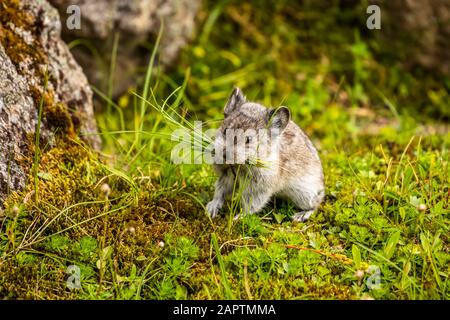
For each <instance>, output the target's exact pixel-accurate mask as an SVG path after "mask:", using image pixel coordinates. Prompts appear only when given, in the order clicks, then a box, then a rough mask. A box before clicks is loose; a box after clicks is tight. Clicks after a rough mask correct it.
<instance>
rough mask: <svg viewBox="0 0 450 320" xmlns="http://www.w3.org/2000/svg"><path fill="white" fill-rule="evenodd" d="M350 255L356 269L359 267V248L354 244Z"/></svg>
mask: <svg viewBox="0 0 450 320" xmlns="http://www.w3.org/2000/svg"><path fill="white" fill-rule="evenodd" d="M352 255H353V262H354V263H355V267H356V269H358V268H359V266H360V265H361V251H360V250H359V248H358V246H357V245H356V244H353V245H352Z"/></svg>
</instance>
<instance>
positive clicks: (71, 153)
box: [0, 1, 450, 299]
mask: <svg viewBox="0 0 450 320" xmlns="http://www.w3.org/2000/svg"><path fill="white" fill-rule="evenodd" d="M277 3H279V4H270V2H267V3H266V2H265V1H262V2H261V6H258V5H256V3H255V4H254V5H253V6H252V5H250V4H244V3H241V2H237V1H232V2H229V3H227V4H226V3H225V2H218V3H217V2H214V1H210V2H207V3H206V5H205V8H204V9H203V10H202V12H201V17H200V20H201V21H200V29H199V34H198V35H197V37H196V38H195V39H194V41H193V42H192V44H191V45H190V46H189V47H188V48H186V49H185V50H184V52H183V54H182V56H181V58H180V60H179V61H178V67H176V68H173V69H171V70H166V71H162V70H160V69H159V68H158V67H157V66H155V67H154V68H153V73H152V77H151V79H150V88H151V90H149V91H148V93H147V96H148V100H149V101H150V102H151V103H152V104H153V105H154V106H159V111H158V110H155V108H152V107H151V105H150V104H148V103H144V102H143V101H142V100H141V99H139V98H137V97H136V95H135V94H133V93H132V92H138V94H139V95H142V94H143V93H142V92H143V90H142V84H141V82H138V83H137V84H136V88H131V89H130V93H126V94H124V95H123V96H122V97H120V98H119V99H117V101H116V102H112V101H105V102H104V108H103V111H100V112H98V113H97V121H98V124H99V126H100V128H101V135H102V138H103V142H104V148H103V150H102V152H101V153H100V154H98V153H95V152H93V151H91V150H90V149H89V148H87V147H86V146H85V145H84V144H83V142H81V140H79V139H74V138H68V137H64V136H59V137H58V139H59V140H58V142H57V144H56V145H57V147H56V148H53V149H48V148H46V147H45V146H41V156H40V158H39V169H38V170H36V171H35V173H36V172H37V173H36V174H37V177H38V185H37V187H36V186H35V185H34V184H32V183H30V184H29V185H28V186H27V188H26V189H25V190H23V191H22V192H19V193H14V194H11V195H10V196H9V198H8V200H7V201H6V203H5V205H6V209H5V211H4V213H3V217H1V220H0V231H1V234H0V255H1V257H0V296H1V297H3V298H28V299H226V298H239V299H449V298H450V279H449V275H450V252H449V250H450V239H449V234H450V232H449V231H450V220H449V213H450V206H449V198H450V189H449V185H450V182H449V181H450V179H449V173H450V170H449V160H450V154H449V149H450V132H449V130H448V128H449V127H448V122H447V121H448V108H449V101H450V96H449V88H450V81H449V79H448V78H445V77H435V76H432V75H429V74H427V73H426V72H425V73H424V71H420V70H419V71H407V70H404V69H403V67H402V65H401V64H400V63H392V61H391V60H390V58H391V56H390V55H389V58H386V55H384V53H383V51H382V50H381V49H380V42H379V40H378V38H377V37H376V36H373V35H371V34H370V33H369V34H366V33H367V32H368V31H367V30H366V31H364V32H362V31H361V32H360V30H363V29H362V28H363V27H362V26H359V25H358V24H356V25H355V26H354V27H348V25H347V23H348V21H353V22H354V20H355V17H354V16H353V15H356V16H358V15H357V14H355V13H354V10H355V9H353V11H351V12H346V11H344V12H340V15H339V17H340V18H339V19H340V20H339V21H336V19H337V18H336V17H337V14H336V8H335V6H333V5H330V6H328V7H326V8H322V7H320V5H314V4H313V3H312V4H311V5H310V7H309V9H308V11H306V13H304V14H301V11H300V10H298V9H299V8H297V7H296V5H292V4H289V3H288V2H286V1H280V2H277ZM324 10H325V13H326V14H324V12H323V11H324ZM362 12H365V11H362ZM319 14H323V15H320V16H323V17H325V18H324V19H321V20H320V22H317V15H319ZM363 17H364V16H363ZM347 20H348V21H347ZM337 24H339V25H342V28H334V27H333V26H336V25H337ZM237 35H238V36H237ZM149 55H150V54H149ZM144 67H145V66H143V68H144ZM106 78H107V75H106ZM234 85H237V86H240V87H241V88H242V89H243V90H244V92H245V93H246V94H247V96H248V98H250V99H252V100H257V101H259V102H261V103H264V104H266V105H271V106H278V105H287V106H289V107H290V110H291V112H292V114H293V119H294V120H295V121H296V122H297V123H299V124H300V125H301V126H302V128H304V130H305V132H307V133H308V134H309V135H310V137H311V138H312V140H313V142H314V143H315V145H316V146H317V148H318V149H319V153H320V156H321V159H322V162H323V165H324V171H325V180H326V201H325V203H324V204H323V205H322V207H321V208H320V210H319V211H318V212H317V213H316V214H315V215H314V216H312V217H311V218H310V219H309V220H308V221H306V222H305V223H297V224H295V223H292V222H291V221H290V217H291V216H292V215H293V214H294V212H295V208H294V207H293V206H292V204H291V203H289V202H285V201H278V200H276V201H274V202H273V203H271V204H270V205H269V206H268V207H267V208H266V209H265V210H264V211H263V212H261V213H259V214H256V215H252V216H247V217H244V218H243V219H242V220H240V221H233V220H232V217H233V216H234V211H235V210H236V208H235V207H234V206H233V203H231V204H229V205H228V207H227V208H226V210H224V213H223V215H222V216H221V217H220V218H218V219H215V220H211V219H209V218H208V217H207V215H206V214H205V208H204V207H205V205H206V203H207V202H208V201H209V199H210V198H211V197H212V193H213V184H214V180H215V176H214V173H213V170H212V168H211V167H210V166H208V165H206V164H198V165H176V164H174V163H172V162H171V161H170V152H171V149H172V147H173V146H174V142H172V141H170V138H168V136H167V135H170V133H171V132H172V131H173V130H174V126H173V125H171V124H170V123H169V122H168V120H167V117H165V116H164V115H163V113H162V112H161V106H164V107H165V108H166V110H169V109H168V108H169V107H170V108H173V109H175V110H177V112H178V113H179V114H180V115H182V117H183V118H184V119H186V120H187V121H189V122H193V121H194V120H202V121H204V122H205V127H217V126H218V124H219V121H220V119H221V118H223V116H222V108H223V105H224V104H225V100H226V98H227V96H228V94H229V93H230V91H231V89H232V87H233V86H234ZM171 93H173V94H171ZM106 100H108V99H106ZM171 114H173V113H171ZM174 117H175V116H174ZM30 180H31V181H33V180H34V177H33V176H30ZM69 266H76V267H77V268H79V271H80V287H79V288H73V289H71V288H70V284H74V283H75V282H73V277H72V276H73V274H72V273H71V272H72V271H70V270H73V267H72V269H71V268H69ZM68 268H69V269H68ZM68 283H69V285H68ZM75 284H76V283H75Z"/></svg>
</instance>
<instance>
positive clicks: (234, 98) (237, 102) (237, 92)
mask: <svg viewBox="0 0 450 320" xmlns="http://www.w3.org/2000/svg"><path fill="white" fill-rule="evenodd" d="M245 102H247V100H246V98H245V96H244V94H243V93H242V91H241V89H239V88H237V87H236V88H234V90H233V92H232V93H231V95H230V97H229V98H228V101H227V104H226V105H225V109H224V114H225V117H226V116H228V115H229V114H230V113H232V112H233V111H234V110H236V109H237V108H239V107H240V106H241V105H243V104H244V103H245Z"/></svg>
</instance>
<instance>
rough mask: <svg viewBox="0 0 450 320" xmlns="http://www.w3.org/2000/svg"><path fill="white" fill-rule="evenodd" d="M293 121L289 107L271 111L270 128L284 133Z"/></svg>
mask: <svg viewBox="0 0 450 320" xmlns="http://www.w3.org/2000/svg"><path fill="white" fill-rule="evenodd" d="M289 120H291V112H290V111H289V109H288V107H284V106H281V107H278V108H276V109H270V110H269V120H268V123H269V127H271V128H274V129H278V130H280V131H283V130H284V128H286V126H287V125H288V123H289Z"/></svg>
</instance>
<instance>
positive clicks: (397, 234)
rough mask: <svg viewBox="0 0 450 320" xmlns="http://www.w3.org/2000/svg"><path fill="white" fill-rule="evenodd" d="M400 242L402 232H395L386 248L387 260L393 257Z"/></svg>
mask: <svg viewBox="0 0 450 320" xmlns="http://www.w3.org/2000/svg"><path fill="white" fill-rule="evenodd" d="M399 240H400V231H395V232H394V233H393V234H391V236H390V237H389V239H388V241H387V243H386V246H385V247H384V256H385V257H386V258H387V259H390V258H391V257H392V256H393V254H394V251H395V247H396V246H397V243H398V241H399Z"/></svg>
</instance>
